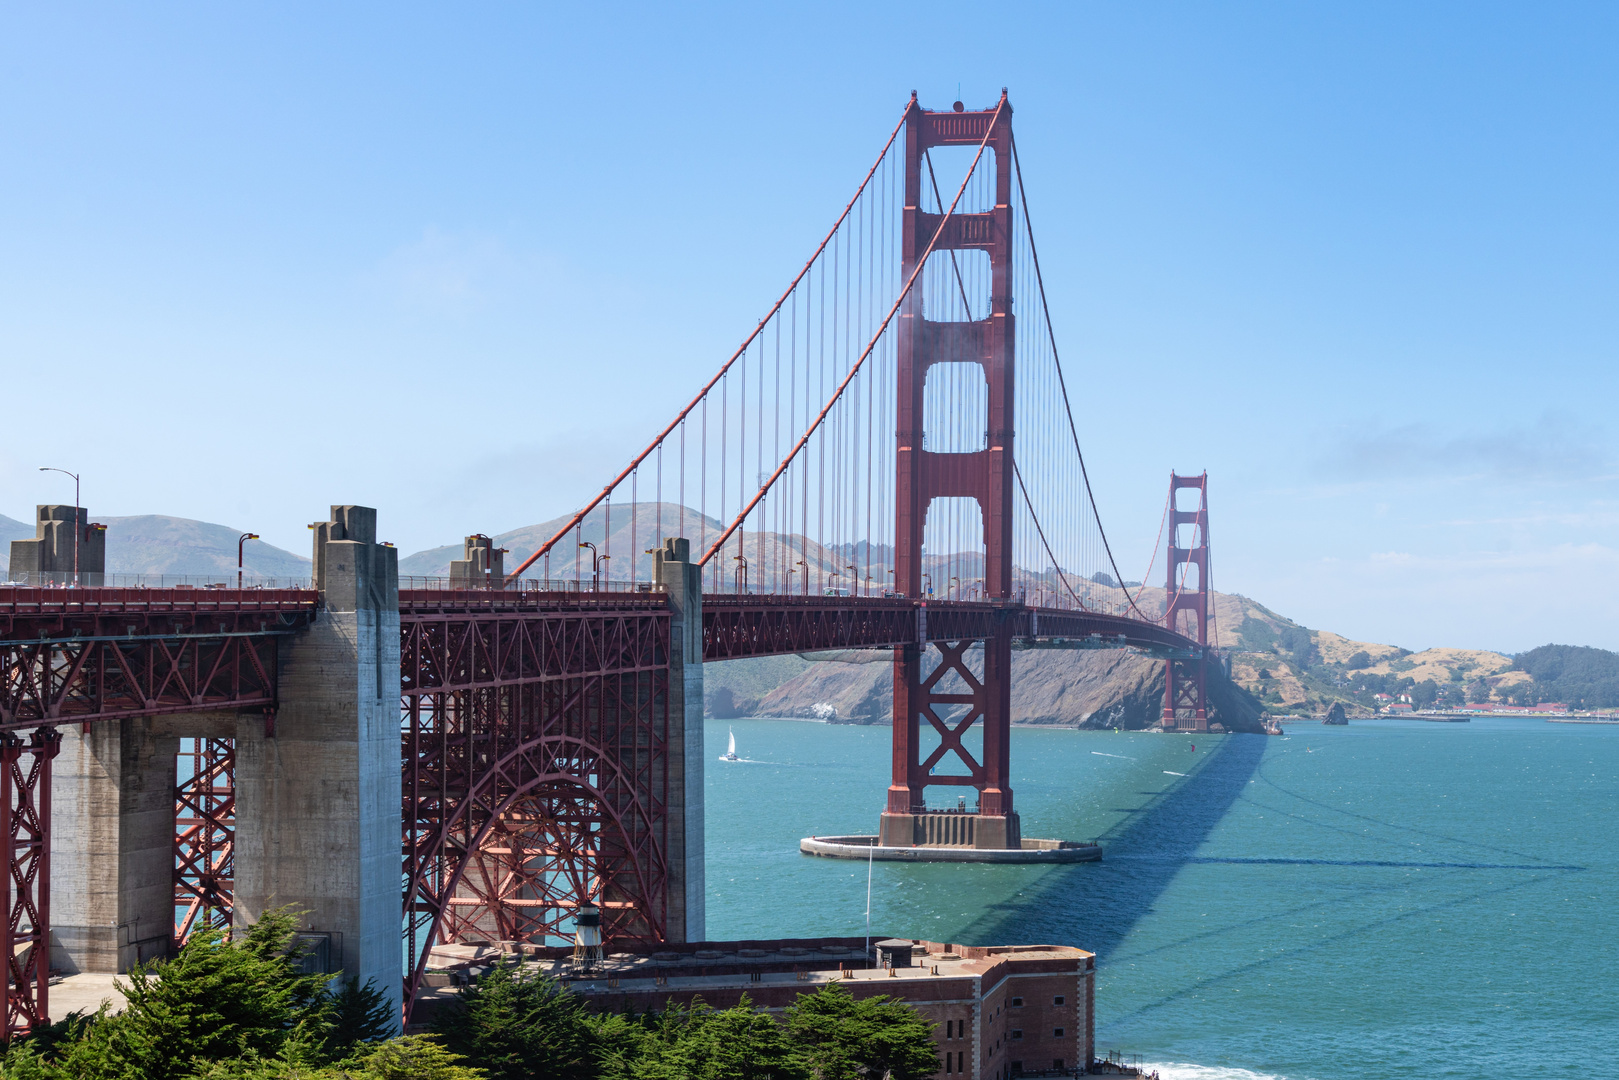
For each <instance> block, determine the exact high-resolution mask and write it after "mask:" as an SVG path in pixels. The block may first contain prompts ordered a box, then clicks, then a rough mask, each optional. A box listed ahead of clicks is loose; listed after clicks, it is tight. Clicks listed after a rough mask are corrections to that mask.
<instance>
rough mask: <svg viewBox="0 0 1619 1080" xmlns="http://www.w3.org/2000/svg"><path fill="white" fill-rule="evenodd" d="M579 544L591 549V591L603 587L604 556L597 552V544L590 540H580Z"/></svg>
mask: <svg viewBox="0 0 1619 1080" xmlns="http://www.w3.org/2000/svg"><path fill="white" fill-rule="evenodd" d="M579 546H580V547H582V548H589V549H590V591H591V592H596V591H597V590H598V589H599V588H600V587H601V564H602V557H601V555H599V554H598V553H597V552H596V545H595V544H593V543H591V542H590V541H589V540H581V541H579Z"/></svg>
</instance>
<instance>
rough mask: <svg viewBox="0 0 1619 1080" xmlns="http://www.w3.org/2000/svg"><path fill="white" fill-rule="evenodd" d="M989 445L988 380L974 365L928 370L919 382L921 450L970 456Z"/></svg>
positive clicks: (979, 366)
mask: <svg viewBox="0 0 1619 1080" xmlns="http://www.w3.org/2000/svg"><path fill="white" fill-rule="evenodd" d="M988 446H989V380H987V379H986V378H985V377H984V366H983V365H982V364H978V363H966V362H960V361H949V362H946V363H940V364H934V365H932V366H931V367H929V368H928V373H927V378H926V379H925V380H924V381H923V383H922V449H924V450H928V451H930V452H932V453H935V454H974V453H977V452H978V451H980V450H984V449H986V448H987V447H988Z"/></svg>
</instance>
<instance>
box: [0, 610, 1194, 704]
mask: <svg viewBox="0 0 1619 1080" xmlns="http://www.w3.org/2000/svg"><path fill="white" fill-rule="evenodd" d="M319 595H320V594H319V593H317V592H316V591H315V590H313V589H244V590H236V589H155V588H152V589H149V588H90V589H34V588H16V587H13V588H5V589H0V657H3V663H4V667H5V670H6V671H7V673H8V677H7V678H6V680H5V682H4V684H3V685H0V731H18V730H25V729H31V728H35V727H38V726H39V725H41V724H56V723H63V722H86V723H87V722H91V721H98V720H120V719H124V718H126V717H136V716H157V715H168V714H172V713H182V712H209V711H214V710H218V709H252V708H258V709H266V710H273V709H274V707H275V704H276V686H275V678H274V673H275V671H276V668H277V644H278V641H279V640H280V639H282V638H285V637H286V636H288V635H290V634H294V633H297V632H298V631H299V630H301V629H303V628H304V627H306V626H307V625H308V624H309V622H310V620H312V619H313V618H314V615H315V612H316V608H317V606H318V603H319ZM667 611H668V605H667V603H666V601H665V599H664V596H663V594H662V593H658V592H611V591H604V592H580V593H564V592H526V591H525V592H517V591H503V590H482V589H472V590H461V589H456V590H451V589H403V590H401V591H400V593H399V615H400V633H401V646H402V650H401V665H402V670H401V675H402V676H403V679H404V692H405V694H406V695H407V696H408V695H410V694H411V693H419V692H423V691H426V690H429V689H438V690H451V689H462V688H471V687H473V686H496V685H502V684H505V683H508V682H511V681H513V680H518V681H521V680H529V679H538V680H544V679H546V678H548V677H567V676H573V675H578V674H581V673H586V672H590V673H596V674H609V673H612V674H622V673H626V672H628V671H631V670H638V669H642V668H644V666H645V665H646V663H647V662H648V660H647V657H646V654H645V653H640V652H637V653H636V654H635V657H636V658H634V659H632V656H631V654H630V653H628V652H626V651H625V649H624V646H623V643H622V642H619V643H618V645H617V646H616V647H615V645H614V640H613V637H612V635H614V634H623V633H625V632H627V629H626V628H627V627H629V626H630V624H631V623H632V622H634V621H636V620H647V619H651V620H656V619H657V618H658V617H659V613H664V615H665V616H666V615H667ZM1004 632H1009V633H1010V634H1011V636H1012V637H1013V638H1014V639H1020V640H1023V641H1040V642H1043V643H1062V644H1070V645H1073V646H1076V647H1096V648H1120V647H1123V648H1135V649H1141V650H1143V651H1146V652H1150V653H1152V654H1154V655H1159V656H1168V655H1176V656H1190V655H1195V654H1196V652H1197V649H1198V646H1197V643H1196V642H1194V641H1192V640H1190V639H1188V638H1186V637H1184V636H1182V635H1180V634H1177V633H1174V632H1173V631H1170V630H1168V629H1166V628H1165V627H1163V626H1159V625H1157V624H1154V623H1146V622H1142V621H1140V620H1137V619H1129V618H1124V617H1121V616H1118V615H1106V614H1101V613H1098V612H1087V611H1069V610H1064V609H1059V608H1037V607H1028V606H1024V605H1021V604H998V603H986V602H973V601H948V600H928V601H921V600H911V599H904V598H891V597H849V596H797V595H734V594H713V595H709V596H705V597H704V598H703V659H704V661H717V660H737V659H743V658H746V657H756V656H777V655H782V654H785V653H799V652H814V651H819V650H825V649H871V648H891V647H894V646H899V645H911V644H917V643H918V642H921V641H924V640H926V641H973V640H980V639H983V638H987V637H990V636H993V635H995V634H997V633H1004Z"/></svg>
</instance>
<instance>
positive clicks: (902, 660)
mask: <svg viewBox="0 0 1619 1080" xmlns="http://www.w3.org/2000/svg"><path fill="white" fill-rule="evenodd" d="M938 146H968V147H978V148H979V155H980V157H982V155H984V154H986V153H988V154H992V155H993V169H994V205H993V207H992V208H991V209H989V210H986V211H983V212H979V213H953V214H946V213H942V212H941V213H937V214H935V213H928V212H926V211H924V210H923V209H922V205H923V183H924V177H923V170H924V163H925V157H924V156H925V155H926V153H927V151H928V150H930V149H931V148H933V147H938ZM929 179H930V180H931V169H930V170H929ZM931 186H932V185H931V184H930V187H931ZM935 199H936V201H938V200H937V195H935ZM940 209H941V211H942V210H943V207H942V206H941V207H940ZM1012 230H1013V217H1012V106H1011V105H1010V103H1008V101H1007V99H1006V94H1005V92H1004V91H1003V92H1002V94H1001V100H1000V102H999V103H998V104H997V105H996V106H995V108H993V109H987V110H983V111H973V112H967V111H962V110H961V106H960V104H959V103H958V104H957V106H956V111H952V112H929V111H927V110H925V109H923V108H921V106H919V105H918V104H917V103H916V100H915V98H914V97H913V98H912V101H911V105H910V109H909V110H908V112H907V113H906V118H905V205H904V220H903V224H902V227H901V241H900V244H901V268H900V275H901V278H902V279H903V280H910V279H911V278H912V276H913V275H915V274H917V271H918V265H917V264H918V260H919V259H920V258H922V257H924V256H926V257H928V258H933V259H946V258H948V259H949V260H950V261H951V262H952V263H955V261H956V259H957V253H958V252H971V251H981V252H984V253H986V254H987V255H988V256H989V265H990V270H991V274H990V296H989V309H988V312H987V314H986V315H985V316H984V317H983V318H980V319H973V318H972V313H971V311H970V309H969V311H968V312H967V314H966V318H965V320H963V321H954V322H935V321H932V320H930V319H928V318H927V297H926V294H925V290H924V289H923V288H920V287H918V288H914V289H912V290H911V291H910V293H909V295H908V296H907V297H906V299H905V302H904V306H903V307H902V308H901V311H900V321H899V328H898V375H899V393H898V426H897V443H896V455H895V460H896V485H895V531H894V537H895V551H894V569H895V579H896V583H897V584H896V588H897V589H898V590H899V591H900V592H903V593H904V594H905V595H906V596H912V597H916V596H921V595H922V593H923V586H922V573H923V562H922V560H923V554H922V537H923V528H924V525H925V523H926V521H927V515H928V511H929V507H930V505H931V504H932V503H933V501H934V500H935V499H944V498H969V499H972V500H974V501H975V502H976V503H977V505H978V510H979V513H980V516H981V520H982V523H983V550H984V596H985V598H986V599H987V600H988V601H989V602H990V603H991V604H1007V603H1010V602H1011V601H1012V600H1013V596H1012V519H1013V509H1014V507H1013V495H1014V493H1015V490H1016V489H1015V487H1014V483H1015V481H1014V476H1013V454H1012V449H1013V448H1012V438H1013V428H1014V423H1013V420H1014V416H1015V410H1014V401H1013V386H1014V381H1015V380H1014V370H1015V369H1014V362H1015V358H1014V356H1013V352H1014V341H1015V338H1014V327H1013V313H1012V237H1013V231H1012ZM930 253H931V254H930ZM956 281H957V283H958V284H959V282H960V271H959V267H958V268H957V271H956ZM963 300H964V301H965V289H963ZM943 363H968V364H975V365H977V366H978V367H979V368H981V369H982V371H983V375H984V379H985V382H986V384H987V395H985V398H986V400H987V405H988V409H987V416H985V418H984V419H985V431H986V434H987V439H986V442H987V445H986V446H985V447H984V448H983V449H981V450H977V451H971V452H964V453H945V452H937V451H935V450H930V449H928V448H927V447H926V445H925V434H926V428H927V425H928V422H929V420H930V418H929V417H927V416H926V415H925V409H924V394H923V390H924V386H925V384H926V382H927V377H928V371H929V369H930V368H932V367H934V366H935V365H938V364H943ZM922 616H923V617H924V618H925V616H926V608H925V607H924V608H923V609H922ZM1011 631H1012V627H1011V626H1010V625H1009V624H1005V623H999V624H998V625H997V629H996V631H995V633H994V634H993V635H992V636H990V637H987V638H985V639H984V662H983V677H982V679H979V678H978V677H976V676H975V675H974V674H973V672H972V671H971V670H970V669H969V666H968V664H967V662H966V659H965V654H966V652H967V649H968V646H969V645H970V644H971V642H970V641H965V640H964V641H941V642H940V643H939V649H940V652H941V654H942V655H941V662H940V664H939V665H938V667H937V668H935V669H934V670H933V672H932V673H931V674H929V675H928V676H927V677H925V678H924V676H923V664H922V660H923V653H924V652H925V650H926V648H927V641H926V636H925V634H924V635H918V637H919V643H918V644H915V645H905V646H901V647H899V648H896V649H895V650H894V757H893V779H892V782H891V783H890V785H889V788H888V806H887V809H886V810H885V812H884V813H883V815H882V823H881V828H880V839H879V841H878V842H879V843H880V844H882V845H883V846H885V847H909V846H911V845H912V844H916V843H920V842H922V841H923V837H924V836H925V834H926V829H925V820H924V815H925V814H926V811H927V798H926V795H927V789H928V787H929V786H932V785H941V784H952V785H961V786H971V787H974V788H976V789H977V791H978V806H979V814H978V816H977V818H976V820H975V822H974V825H975V832H976V836H975V837H974V839H975V846H978V847H991V848H1007V847H1012V848H1016V847H1018V846H1019V844H1020V835H1019V829H1018V817H1017V812H1016V811H1015V810H1014V809H1013V807H1012V785H1011V779H1010V777H1009V776H1008V757H1009V753H1010V736H1011V691H1012V687H1011V674H1012V632H1011ZM952 674H954V675H955V676H957V678H958V679H959V681H960V682H961V683H964V684H965V687H966V692H965V693H960V692H956V693H941V692H939V690H938V688H939V687H940V685H941V683H943V682H944V681H945V680H946V679H948V678H949V676H950V675H952ZM953 688H954V687H952V689H953ZM941 705H944V706H966V712H965V714H964V715H962V716H960V717H959V718H958V717H956V716H951V719H950V721H949V722H947V721H946V719H945V718H944V717H941V715H940V711H939V709H938V708H937V707H938V706H941ZM952 711H953V710H952ZM947 715H948V714H947ZM924 723H926V724H928V725H930V726H931V727H932V728H934V729H935V730H936V731H937V732H938V735H939V739H940V742H939V745H938V746H937V747H936V748H935V749H934V750H933V752H932V753H931V754H930V755H929V756H928V757H927V758H925V759H924V758H923V757H922V754H921V734H922V725H923V724H924ZM974 724H978V725H980V726H981V730H982V732H983V752H982V756H983V760H982V761H977V760H975V759H974V757H973V756H972V754H971V753H970V752H969V751H968V749H967V748H966V747H964V746H963V744H962V738H963V736H964V735H965V734H966V733H967V731H968V729H970V728H971V727H972V726H973V725H974ZM947 755H949V756H952V757H953V759H954V760H953V761H952V762H951V763H950V764H951V765H956V764H959V765H963V766H965V767H966V769H967V772H966V773H965V774H951V775H934V773H933V770H934V767H935V766H936V765H938V764H939V763H940V762H941V761H943V760H944V759H945V758H946V756H947Z"/></svg>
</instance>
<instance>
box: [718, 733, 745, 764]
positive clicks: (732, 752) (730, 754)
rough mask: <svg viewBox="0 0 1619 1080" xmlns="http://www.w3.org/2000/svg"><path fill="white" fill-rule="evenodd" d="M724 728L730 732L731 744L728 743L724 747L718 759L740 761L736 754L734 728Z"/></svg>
mask: <svg viewBox="0 0 1619 1080" xmlns="http://www.w3.org/2000/svg"><path fill="white" fill-rule="evenodd" d="M726 730H727V731H729V732H730V733H731V744H730V746H729V747H727V748H726V751H725V753H724V754H723V755H722V756H721V757H720V760H721V761H741V760H742V759H741V758H739V757H737V756H736V730H735V729H734V728H727V729H726Z"/></svg>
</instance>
